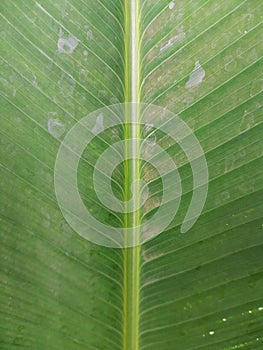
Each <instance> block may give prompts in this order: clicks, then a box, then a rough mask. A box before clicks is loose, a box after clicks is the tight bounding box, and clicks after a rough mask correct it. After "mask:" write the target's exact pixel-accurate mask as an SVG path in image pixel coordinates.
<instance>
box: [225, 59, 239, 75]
mask: <svg viewBox="0 0 263 350" xmlns="http://www.w3.org/2000/svg"><path fill="white" fill-rule="evenodd" d="M224 67H225V71H227V72H232V71H233V70H234V69H236V67H237V61H236V60H235V59H234V58H233V56H231V55H228V56H226V57H225V58H224Z"/></svg>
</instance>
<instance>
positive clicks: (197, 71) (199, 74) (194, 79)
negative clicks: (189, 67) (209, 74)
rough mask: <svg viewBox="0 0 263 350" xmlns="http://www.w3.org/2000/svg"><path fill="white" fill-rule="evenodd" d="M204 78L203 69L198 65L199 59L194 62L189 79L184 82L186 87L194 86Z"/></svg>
mask: <svg viewBox="0 0 263 350" xmlns="http://www.w3.org/2000/svg"><path fill="white" fill-rule="evenodd" d="M204 78H205V70H204V69H203V68H202V66H201V65H200V63H199V61H196V62H195V68H194V70H193V72H192V73H191V75H190V77H189V80H188V81H187V83H186V84H185V87H186V89H191V88H195V87H197V86H198V85H200V84H201V83H202V82H203V80H204Z"/></svg>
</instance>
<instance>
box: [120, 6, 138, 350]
mask: <svg viewBox="0 0 263 350" xmlns="http://www.w3.org/2000/svg"><path fill="white" fill-rule="evenodd" d="M139 2H140V0H125V37H124V41H125V91H124V96H125V103H131V109H130V105H127V108H126V116H125V140H127V141H126V147H125V155H126V156H127V154H128V152H129V148H131V154H132V155H133V159H132V161H131V162H127V161H126V162H125V164H124V173H125V183H124V201H128V200H129V193H130V186H131V183H132V181H136V180H139V178H140V161H139V160H138V159H139V157H138V155H139V146H140V145H139V144H138V139H139V137H140V127H139V126H138V121H139V111H138V108H137V103H139V102H140V92H139V91H140V88H139V84H140V47H139V42H140V40H139ZM129 139H131V142H130V141H129ZM138 202H140V188H139V187H138V186H136V187H135V190H134V192H133V207H138V206H137V203H138ZM126 212H127V208H126ZM139 224H140V212H139V211H135V212H133V213H130V214H129V213H127V214H125V215H124V229H125V228H128V227H133V228H134V232H133V237H135V241H134V242H133V245H134V246H135V247H132V248H124V250H123V261H124V265H123V350H139V301H140V295H139V291H140V256H141V250H140V246H139V245H137V243H138V242H137V241H136V239H137V238H136V237H138V231H137V230H138V228H137V227H138V226H139Z"/></svg>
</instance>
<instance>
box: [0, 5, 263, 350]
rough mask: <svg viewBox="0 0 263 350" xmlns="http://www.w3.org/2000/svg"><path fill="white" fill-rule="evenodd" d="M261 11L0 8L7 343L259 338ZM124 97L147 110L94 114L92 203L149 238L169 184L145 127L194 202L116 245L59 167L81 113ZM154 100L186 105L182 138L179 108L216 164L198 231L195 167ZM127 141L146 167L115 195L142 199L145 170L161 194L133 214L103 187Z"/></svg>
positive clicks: (1, 344)
mask: <svg viewBox="0 0 263 350" xmlns="http://www.w3.org/2000/svg"><path fill="white" fill-rule="evenodd" d="M262 10H263V3H262V1H260V0H247V1H242V0H229V1H221V2H220V1H215V0H196V1H190V0H174V1H172V0H171V1H166V0H157V1H156V0H155V1H153V0H107V1H106V0H93V1H83V0H78V1H77V0H53V1H51V0H45V1H44V0H38V1H33V0H20V1H16V0H8V1H7V0H2V1H1V4H0V11H1V30H0V33H1V38H2V42H1V48H0V53H1V61H0V67H1V78H0V83H1V107H2V115H1V121H0V126H1V128H0V133H1V138H0V143H1V212H0V219H1V231H0V232H1V233H0V234H1V248H0V256H1V269H0V274H1V289H0V305H1V306H0V310H1V317H0V328H1V331H0V348H1V349H7V350H9V349H15V348H17V347H20V348H21V349H36V350H42V349H43V350H45V349H54V350H55V349H59V350H60V349H68V350H69V349H74V350H77V349H94V350H95V349H96V350H97V349H101V350H107V349H109V350H112V349H114V350H115V349H116V350H117V349H123V350H142V349H154V350H173V349H179V350H182V349H207V350H210V349H213V350H214V349H215V350H216V349H218V350H221V349H229V350H230V349H239V348H245V349H261V348H262V344H263V331H262V329H263V327H262V325H263V298H262V295H263V282H262V281H263V279H262V277H263V236H262V234H263V232H262V229H263V226H262V209H263V206H262V183H263V182H262V180H263V176H262V165H263V164H262V133H263V130H262V126H263V124H262V121H263V118H262V85H263V84H262V83H263V75H262V53H263V46H262V40H261V36H262V15H261V14H262ZM127 102H133V103H134V104H132V106H133V108H135V107H136V108H135V110H133V111H132V112H133V113H129V110H128V109H127V110H128V112H127V110H125V111H124V112H125V113H126V114H125V113H124V114H125V118H126V119H125V124H124V125H123V126H122V127H120V128H116V129H114V128H111V129H108V130H106V131H104V129H103V127H102V124H103V121H102V119H100V118H99V117H98V119H97V123H96V124H95V126H94V127H95V128H96V130H97V132H98V133H99V134H98V135H97V137H95V138H94V139H93V140H92V142H91V144H90V145H89V147H87V149H85V151H84V152H83V154H82V157H81V159H80V162H79V168H78V189H79V192H80V195H81V198H82V200H83V203H84V204H85V206H86V207H87V208H88V209H89V210H90V212H91V213H92V215H93V216H94V217H95V218H96V219H97V220H99V221H100V222H101V223H103V224H105V225H108V226H113V227H114V230H115V229H116V228H121V229H125V228H130V227H131V228H132V230H133V231H134V233H136V234H138V235H140V234H142V232H141V231H140V230H139V228H138V227H139V225H140V224H141V223H143V222H147V220H150V219H151V218H152V217H153V215H154V214H155V213H156V209H157V208H158V207H159V206H160V202H161V199H162V196H163V192H164V191H163V181H162V180H163V179H162V178H161V175H160V174H156V172H155V170H154V169H153V167H151V165H150V164H148V163H147V162H144V161H142V160H139V159H138V158H136V156H139V152H140V147H141V143H140V142H139V141H138V140H137V138H140V137H141V136H143V137H144V138H146V142H148V143H150V144H151V143H157V144H158V145H160V146H161V147H162V148H163V149H164V150H165V152H166V154H167V155H169V156H170V157H171V158H172V159H173V160H174V162H175V164H176V167H177V168H178V172H179V175H180V179H181V182H182V196H181V203H180V207H179V210H178V212H177V213H176V215H175V217H174V219H173V220H172V221H171V222H170V224H169V226H167V228H166V229H165V230H164V231H163V232H162V233H161V234H159V235H158V236H156V237H155V238H153V239H151V240H149V241H147V242H146V243H144V244H143V245H137V246H136V247H133V248H123V249H115V248H107V247H104V246H101V245H96V244H94V243H92V242H89V241H88V240H87V239H84V238H83V237H81V236H80V235H78V233H77V232H76V231H75V230H74V229H73V228H72V227H71V226H70V224H69V223H68V222H67V221H66V219H65V217H64V216H63V214H62V212H61V210H60V207H59V204H58V202H57V197H56V193H55V187H54V169H55V164H56V159H57V154H58V151H59V149H60V147H61V145H62V141H63V140H64V138H65V137H66V135H67V134H68V132H69V131H70V130H71V129H72V128H73V127H74V126H75V125H76V123H77V122H79V121H81V120H82V118H83V117H85V116H87V115H88V116H90V115H91V114H90V113H92V112H94V111H98V110H101V108H105V109H106V110H109V108H108V106H110V105H115V104H119V103H126V104H125V105H124V106H126V107H127V106H130V105H128V104H127ZM137 103H138V104H137ZM139 103H143V104H144V105H143V110H142V111H141V109H140V107H141V105H139ZM153 104H154V105H157V106H159V107H161V109H160V111H171V112H172V113H173V118H172V119H171V120H170V122H171V130H173V128H174V129H176V128H177V124H176V120H178V116H179V118H180V120H182V121H183V122H184V123H185V124H186V125H188V126H189V127H190V128H191V129H192V130H193V132H194V135H195V136H196V138H197V139H198V141H199V142H200V145H201V147H202V149H203V151H204V154H205V158H206V162H207V165H208V171H209V184H208V185H209V190H208V195H207V199H206V203H205V206H204V208H203V210H202V214H201V216H200V217H199V219H198V220H197V222H196V223H195V224H194V225H193V226H192V228H191V229H190V230H189V231H187V232H185V233H182V232H181V231H182V225H183V223H184V220H185V217H186V213H187V211H188V210H189V207H190V203H191V199H192V195H193V192H194V191H193V187H194V186H195V184H194V181H195V174H192V168H191V166H192V165H193V162H194V161H189V159H187V156H186V154H185V153H186V152H185V151H186V150H185V149H184V148H182V145H183V143H182V142H181V143H180V140H179V142H178V143H175V142H174V141H173V140H171V138H169V137H167V135H165V134H164V132H163V131H162V130H161V128H158V127H157V128H155V130H154V131H153V130H150V132H149V130H148V129H147V128H148V127H147V126H146V130H145V129H144V127H143V126H142V125H141V124H139V123H140V121H141V120H142V118H143V117H142V116H143V115H144V113H146V112H147V108H148V111H151V106H152V105H153ZM134 106H135V107H134ZM145 106H146V108H145ZM137 107H138V108H137ZM159 107H156V108H157V111H159V110H158V108H159ZM110 110H111V109H110ZM112 110H113V112H114V111H115V112H116V110H115V109H114V108H113V109H112ZM145 111H146V112H145ZM134 112H136V113H134ZM146 115H147V113H146ZM160 118H161V116H160ZM107 122H108V121H107ZM149 125H150V124H149ZM149 125H148V126H149ZM149 127H150V126H149ZM153 127H154V126H153ZM150 129H151V127H150ZM180 130H181V129H180V128H179V131H178V130H177V131H176V132H180ZM184 136H185V135H182V137H184ZM129 139H131V141H129ZM121 140H124V145H125V147H127V149H128V148H129V147H130V146H131V152H132V154H133V155H134V159H132V160H130V161H128V160H126V161H124V162H123V163H122V164H119V165H118V167H117V168H116V169H115V171H114V173H113V176H112V179H111V185H112V191H113V193H114V194H115V195H116V197H117V198H118V199H119V200H125V201H128V200H130V199H131V201H132V203H133V205H136V204H138V203H141V202H140V201H141V197H142V193H141V188H140V186H139V182H138V180H140V179H141V176H143V178H144V180H145V181H146V182H148V188H149V197H148V199H147V201H146V202H145V203H144V205H143V206H142V208H141V209H140V210H138V211H134V212H133V213H129V214H126V213H125V212H124V213H117V212H115V211H114V210H111V209H109V208H107V207H105V205H103V203H102V202H101V201H100V199H99V198H98V196H97V194H96V192H95V189H94V184H93V183H92V180H93V172H94V169H95V165H96V162H97V159H98V158H99V156H100V155H101V154H102V153H103V152H104V151H105V150H106V149H107V148H108V146H109V145H111V144H113V143H114V142H117V141H121ZM125 147H124V148H125ZM125 149H126V148H125ZM127 149H126V151H127ZM135 158H136V159H135ZM65 165H66V167H67V164H65ZM109 165H110V161H109ZM69 168H70V165H69ZM102 175H103V174H102ZM105 179H106V177H105ZM134 181H137V183H135V188H134V192H133V193H131V185H132V184H133V183H134ZM102 186H103V183H102ZM102 193H104V192H103V188H102ZM107 196H108V193H107V192H106V191H105V197H107ZM168 204H169V203H168ZM199 204H200V206H201V204H202V203H201V201H200V203H199ZM201 209H202V208H201ZM150 233H151V232H150ZM94 234H96V231H95V229H94ZM152 235H153V236H154V235H155V234H154V232H152ZM109 239H112V238H111V237H110V238H109ZM136 243H138V242H136V241H135V242H134V245H136Z"/></svg>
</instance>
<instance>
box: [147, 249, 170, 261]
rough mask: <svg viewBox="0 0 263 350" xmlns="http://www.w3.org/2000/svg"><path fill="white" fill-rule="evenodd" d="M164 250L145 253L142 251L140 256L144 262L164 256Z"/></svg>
mask: <svg viewBox="0 0 263 350" xmlns="http://www.w3.org/2000/svg"><path fill="white" fill-rule="evenodd" d="M164 255H165V253H164V252H156V253H147V251H143V252H142V258H143V261H144V262H149V261H152V260H155V259H158V258H160V257H162V256H164Z"/></svg>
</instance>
